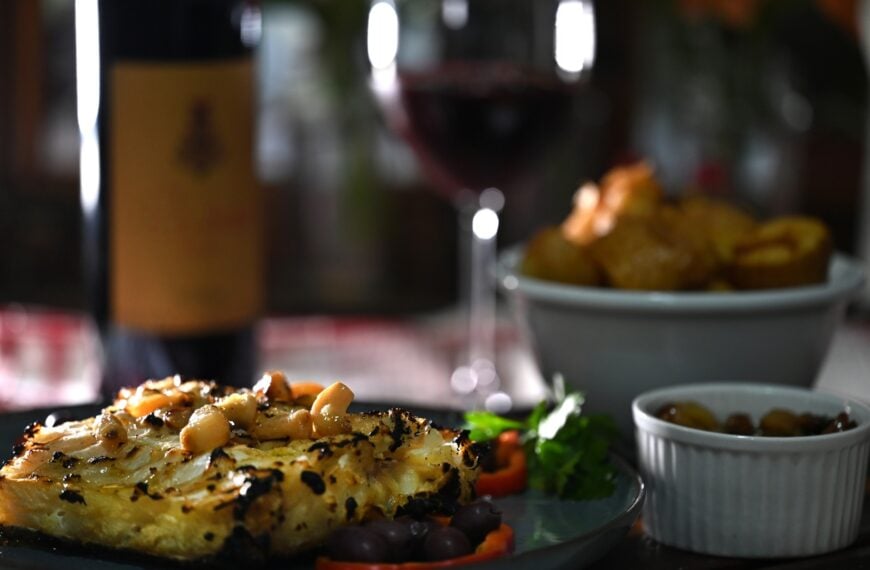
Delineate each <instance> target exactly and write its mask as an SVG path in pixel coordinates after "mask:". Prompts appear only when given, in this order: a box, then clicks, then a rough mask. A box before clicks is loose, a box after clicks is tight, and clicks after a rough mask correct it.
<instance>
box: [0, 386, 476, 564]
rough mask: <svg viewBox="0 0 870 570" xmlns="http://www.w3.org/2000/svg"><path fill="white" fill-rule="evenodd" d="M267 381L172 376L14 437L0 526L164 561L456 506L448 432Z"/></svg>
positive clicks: (463, 476) (456, 448)
mask: <svg viewBox="0 0 870 570" xmlns="http://www.w3.org/2000/svg"><path fill="white" fill-rule="evenodd" d="M350 398H352V393H351V392H350V390H349V389H347V387H346V386H344V385H343V384H340V383H337V384H333V385H332V386H330V387H328V388H326V389H325V390H322V391H320V389H319V387H312V385H311V384H297V385H294V384H288V383H287V382H286V380H285V379H284V377H283V375H282V374H280V373H272V374H267V375H266V376H265V377H264V379H263V381H261V382H260V383H259V384H258V385H257V386H255V389H254V390H238V391H234V390H231V389H229V388H225V387H221V386H218V385H215V384H214V383H209V382H202V381H189V382H181V380H180V379H178V378H169V379H165V380H162V381H149V382H146V383H145V384H143V385H142V386H140V387H139V388H137V389H135V390H122V391H121V393H120V394H119V396H118V398H117V399H116V400H115V402H114V404H113V405H112V406H110V407H108V408H106V409H105V410H103V412H102V414H101V415H99V416H97V417H94V418H88V419H85V420H82V421H71V422H67V423H63V424H61V425H58V426H55V427H45V426H41V425H38V424H34V425H31V426H29V427H28V428H27V429H26V431H25V434H24V437H23V440H22V442H21V443H20V444H19V445H17V446H16V448H15V450H14V456H13V457H12V458H11V459H10V460H8V461H7V462H6V464H5V465H4V466H3V467H2V469H0V525H4V526H11V527H20V528H24V529H30V530H34V531H38V532H41V533H44V534H47V535H50V536H52V537H57V538H61V539H66V540H71V541H75V542H79V543H83V544H94V545H100V546H105V547H109V548H117V549H125V550H133V551H137V552H141V553H144V554H148V555H154V556H160V557H167V558H173V559H178V560H196V559H209V558H214V557H218V556H220V557H221V558H222V559H223V558H226V557H228V556H229V557H234V558H245V559H251V558H252V557H253V558H255V559H263V558H268V557H284V556H289V555H293V554H295V553H297V552H300V551H303V550H305V549H308V548H311V547H314V546H317V545H319V544H321V543H322V542H323V541H324V540H325V539H326V537H327V536H328V535H329V533H330V532H331V530H332V529H334V528H336V527H338V526H341V525H345V524H350V523H358V522H360V521H362V520H366V519H369V518H377V517H384V516H386V517H393V516H395V515H396V514H397V513H402V512H407V511H415V510H417V511H419V510H424V511H425V510H438V509H440V508H444V507H447V508H449V507H450V506H451V505H455V504H456V503H463V502H467V501H468V500H470V499H471V498H472V495H473V485H474V481H475V479H476V473H477V455H476V453H475V450H474V449H473V446H472V444H471V443H470V442H469V441H468V439H467V437H465V435H464V434H462V433H460V432H458V431H454V430H448V429H440V428H436V427H434V426H433V425H432V424H431V423H430V422H429V421H428V420H426V419H422V418H419V417H415V416H413V415H412V414H410V413H409V412H407V411H403V410H399V409H393V410H390V411H388V412H370V413H362V414H357V413H348V412H346V409H347V405H348V404H349V402H350Z"/></svg>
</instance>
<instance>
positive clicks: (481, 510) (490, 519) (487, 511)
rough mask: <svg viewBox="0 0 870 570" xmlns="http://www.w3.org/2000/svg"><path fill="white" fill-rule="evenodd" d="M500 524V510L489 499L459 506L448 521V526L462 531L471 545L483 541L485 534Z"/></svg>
mask: <svg viewBox="0 0 870 570" xmlns="http://www.w3.org/2000/svg"><path fill="white" fill-rule="evenodd" d="M500 525H501V511H499V510H498V509H497V508H495V505H493V504H492V503H490V502H489V501H475V502H473V503H470V504H468V505H465V506H464V507H461V508H460V509H459V510H458V511H456V514H454V515H453V519H452V520H451V521H450V526H452V527H455V528H458V529H459V530H461V531H462V532H464V533H465V536H467V537H468V540H470V541H471V544H473V545H477V544H480V543H481V542H483V539H484V538H485V537H486V535H487V534H489V533H490V532H492V531H494V530H495V529H497V528H498V527H499V526H500Z"/></svg>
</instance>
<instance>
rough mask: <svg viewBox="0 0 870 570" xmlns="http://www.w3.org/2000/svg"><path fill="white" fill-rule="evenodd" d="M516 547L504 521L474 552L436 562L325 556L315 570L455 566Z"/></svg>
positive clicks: (417, 569) (412, 569) (409, 569)
mask: <svg viewBox="0 0 870 570" xmlns="http://www.w3.org/2000/svg"><path fill="white" fill-rule="evenodd" d="M513 549H514V530H513V529H512V528H511V527H509V526H508V525H506V524H504V523H502V525H501V526H500V527H498V528H497V529H495V530H494V531H492V532H490V533H489V534H487V535H486V538H484V539H483V542H481V543H480V544H479V545H477V548H476V549H475V550H474V552H473V553H472V554H467V555H465V556H458V557H456V558H448V559H447V560H438V561H435V562H402V563H392V562H345V561H342V560H332V559H331V558H327V557H325V556H321V557H319V558H318V559H317V563H316V564H315V570H436V569H438V568H453V567H456V566H461V565H463V564H473V563H475V562H482V561H484V560H491V559H493V558H498V557H500V556H504V555H506V554H508V553H510V552H513Z"/></svg>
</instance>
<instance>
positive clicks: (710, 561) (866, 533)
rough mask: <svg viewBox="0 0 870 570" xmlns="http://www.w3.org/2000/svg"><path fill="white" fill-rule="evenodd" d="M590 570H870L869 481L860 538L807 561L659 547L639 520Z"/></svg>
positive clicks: (869, 481)
mask: <svg viewBox="0 0 870 570" xmlns="http://www.w3.org/2000/svg"><path fill="white" fill-rule="evenodd" d="M590 568H591V570H611V569H612V570H616V569H619V570H622V569H639V570H641V569H642V570H678V569H679V570H692V569H695V568H698V569H702V570H707V569H717V570H718V569H725V568H733V569H738V570H743V569H759V568H765V569H782V570H830V569H840V568H843V569H849V570H852V569H855V570H859V569H870V479H868V481H867V486H866V489H865V494H864V511H863V513H862V515H861V524H860V528H859V531H858V539H857V540H856V541H855V542H854V543H853V544H852V545H851V546H849V547H848V548H845V549H843V550H838V551H836V552H831V553H829V554H823V555H819V556H812V557H807V558H777V559H771V560H748V559H739V558H722V557H716V556H705V555H703V554H696V553H694V552H688V551H685V550H679V549H677V548H671V547H669V546H665V545H663V544H659V543H658V542H656V541H654V540H653V539H652V538H650V537H649V536H647V535H646V534H644V532H643V521H642V520H638V522H637V523H636V524H635V525H634V527H633V528H632V529H631V532H629V534H628V536H627V537H626V538H625V539H624V540H623V541H622V542H621V543H619V544H618V545H617V546H616V547H615V548H614V549H613V550H611V551H610V552H609V553H608V554H606V555H605V556H604V558H602V559H601V560H599V561H598V562H596V563H595V564H593V565H592V566H591V567H590Z"/></svg>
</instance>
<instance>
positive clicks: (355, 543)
mask: <svg viewBox="0 0 870 570" xmlns="http://www.w3.org/2000/svg"><path fill="white" fill-rule="evenodd" d="M326 548H327V551H328V552H329V557H330V558H332V559H333V560H344V561H348V562H388V561H389V560H390V545H389V544H388V543H387V541H386V539H385V538H384V537H383V536H381V535H380V534H378V533H376V532H374V531H373V530H369V529H367V528H364V527H361V526H346V527H342V528H339V529H336V530H335V531H333V533H332V534H331V535H329V540H328V542H327V544H326Z"/></svg>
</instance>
